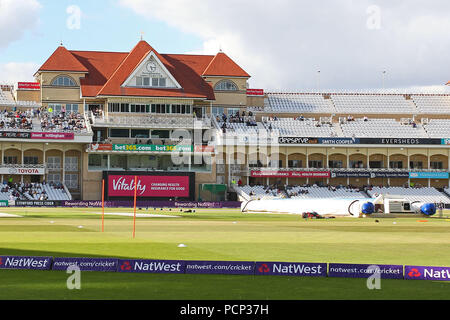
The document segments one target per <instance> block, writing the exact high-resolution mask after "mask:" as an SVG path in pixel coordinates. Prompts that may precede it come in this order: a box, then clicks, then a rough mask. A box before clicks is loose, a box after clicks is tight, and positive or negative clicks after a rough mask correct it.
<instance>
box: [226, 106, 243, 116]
mask: <svg viewBox="0 0 450 320" xmlns="http://www.w3.org/2000/svg"><path fill="white" fill-rule="evenodd" d="M239 110H240V109H239V108H228V109H227V115H228V116H234V115H235V114H236V113H239Z"/></svg>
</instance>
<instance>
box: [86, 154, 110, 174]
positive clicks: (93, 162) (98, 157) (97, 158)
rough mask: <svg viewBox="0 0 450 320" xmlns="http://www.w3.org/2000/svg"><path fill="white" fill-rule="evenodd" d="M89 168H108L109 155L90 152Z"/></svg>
mask: <svg viewBox="0 0 450 320" xmlns="http://www.w3.org/2000/svg"><path fill="white" fill-rule="evenodd" d="M88 168H89V170H104V169H108V155H103V154H90V155H89V161H88Z"/></svg>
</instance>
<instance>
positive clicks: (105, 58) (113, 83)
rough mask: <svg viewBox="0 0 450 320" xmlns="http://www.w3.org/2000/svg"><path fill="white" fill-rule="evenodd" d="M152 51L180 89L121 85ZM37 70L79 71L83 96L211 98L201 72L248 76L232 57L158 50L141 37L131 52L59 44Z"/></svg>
mask: <svg viewBox="0 0 450 320" xmlns="http://www.w3.org/2000/svg"><path fill="white" fill-rule="evenodd" d="M151 52H153V53H154V54H155V55H156V56H157V57H158V59H159V60H160V61H161V63H163V64H164V66H165V67H166V69H167V70H168V71H169V72H170V74H171V75H172V76H173V77H174V78H175V79H176V81H177V82H178V83H179V84H180V86H181V87H182V89H162V88H161V89H160V88H132V87H122V85H123V83H124V82H125V80H126V79H127V78H128V77H129V76H130V75H131V74H132V73H133V71H134V70H135V69H136V68H137V67H138V66H139V65H140V64H141V63H142V61H143V60H144V59H145V58H146V57H147V56H148V54H150V53H151ZM39 71H82V72H87V74H86V77H85V78H84V79H83V78H82V79H81V91H82V96H84V97H96V96H141V97H180V98H200V99H208V100H214V99H215V96H214V90H213V88H212V87H211V85H210V84H209V83H207V82H206V81H205V80H204V78H203V77H202V76H205V75H224V76H236V77H250V76H249V75H248V74H247V73H246V72H245V71H244V70H242V69H241V68H240V67H239V66H238V65H237V64H236V63H235V62H234V61H233V60H231V59H230V58H229V57H228V56H226V55H225V54H224V53H222V52H220V53H219V54H217V55H216V56H212V55H188V54H159V53H158V52H157V51H156V50H155V49H153V48H152V47H151V46H150V45H149V44H148V43H147V42H145V41H140V42H139V43H138V44H137V45H136V46H135V47H134V48H133V50H131V52H129V53H128V52H100V51H68V50H67V49H66V48H64V47H62V46H61V47H59V48H58V49H57V50H56V51H55V52H54V53H53V54H52V55H51V56H50V58H49V59H48V60H47V61H46V62H45V63H44V65H43V66H42V67H41V68H40V69H39Z"/></svg>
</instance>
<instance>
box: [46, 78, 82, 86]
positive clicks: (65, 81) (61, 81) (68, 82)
mask: <svg viewBox="0 0 450 320" xmlns="http://www.w3.org/2000/svg"><path fill="white" fill-rule="evenodd" d="M52 86H57V87H76V86H77V85H76V83H75V81H73V80H72V79H71V78H69V77H67V76H59V77H57V78H56V79H54V80H53V81H52Z"/></svg>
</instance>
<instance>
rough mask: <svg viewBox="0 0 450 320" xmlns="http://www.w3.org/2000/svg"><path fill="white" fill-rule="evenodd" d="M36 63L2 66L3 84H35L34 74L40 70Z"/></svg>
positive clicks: (16, 63) (0, 73) (0, 68)
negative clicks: (22, 82) (28, 82)
mask: <svg viewBox="0 0 450 320" xmlns="http://www.w3.org/2000/svg"><path fill="white" fill-rule="evenodd" d="M39 67H40V66H39V65H38V64H36V63H34V62H9V63H5V64H0V75H1V81H2V84H3V83H4V84H16V83H17V82H21V81H24V82H27V81H30V82H34V81H35V79H34V78H33V74H34V73H35V72H36V70H38V69H39Z"/></svg>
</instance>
